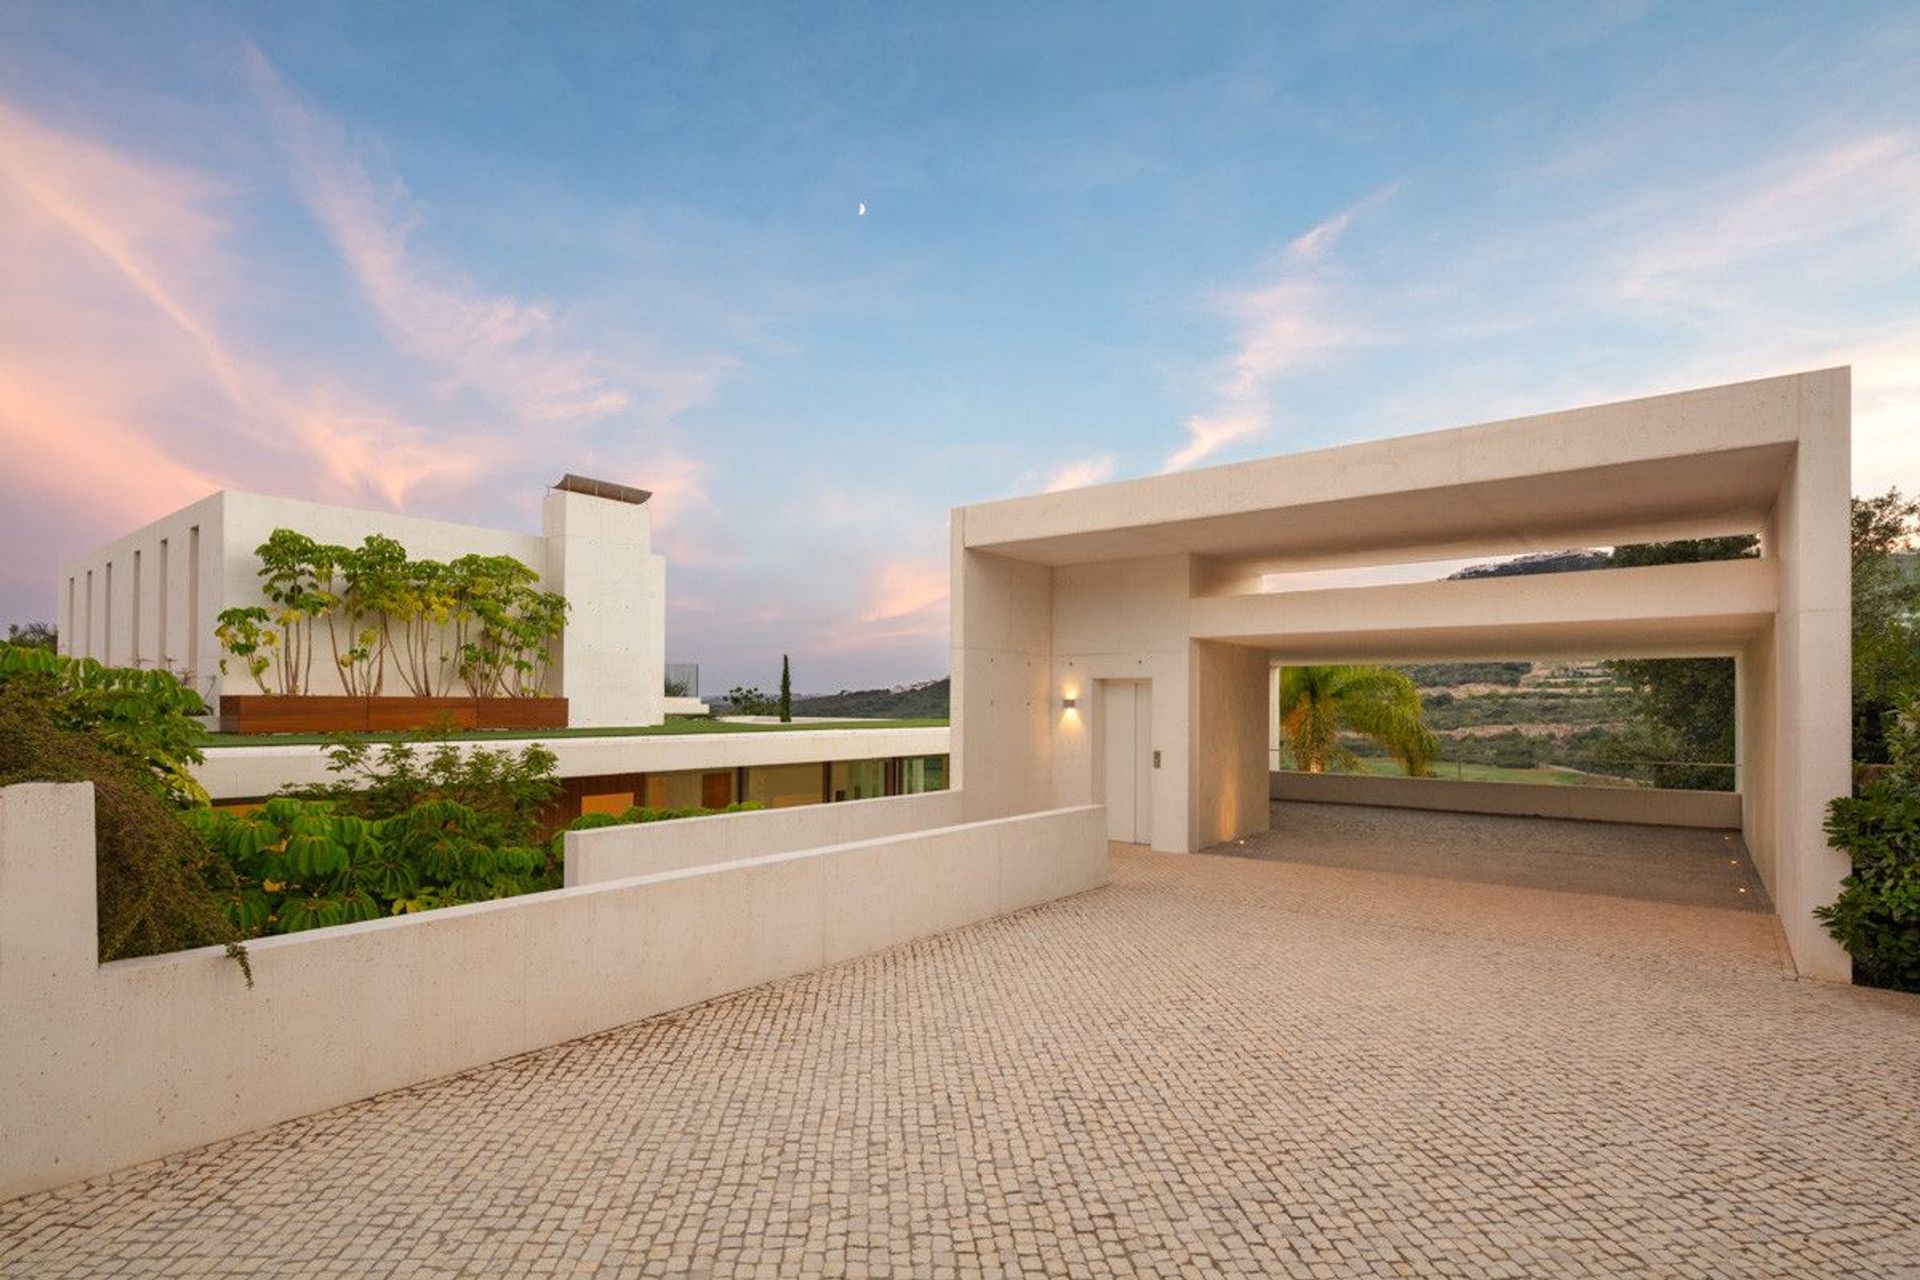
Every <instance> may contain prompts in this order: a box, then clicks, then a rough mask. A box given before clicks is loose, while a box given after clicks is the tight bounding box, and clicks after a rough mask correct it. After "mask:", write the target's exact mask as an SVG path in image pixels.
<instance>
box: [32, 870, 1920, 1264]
mask: <svg viewBox="0 0 1920 1280" xmlns="http://www.w3.org/2000/svg"><path fill="white" fill-rule="evenodd" d="M475 980H476V981H483V980H484V977H482V976H479V975H476V978H475ZM355 1274H372V1275H381V1276H448V1275H472V1274H489V1275H512V1276H523V1275H531V1276H559V1275H566V1276H573V1275H602V1274H604V1275H616V1276H639V1275H656V1274H658V1275H715V1276H769V1277H771V1276H786V1275H808V1274H827V1275H854V1276H858V1275H869V1276H882V1275H888V1276H897V1277H906V1276H915V1277H919V1276H978V1275H993V1276H1006V1275H1067V1276H1104V1275H1169V1276H1171V1275H1229V1276H1256V1275H1258V1276H1288V1277H1344V1276H1415V1275H1440V1276H1471V1277H1502V1276H1509V1277H1523V1276H1524V1277H1534V1276H1549V1275H1577V1276H1621V1275H1661V1276H1681V1277H1744V1276H1822V1277H1825V1276H1865V1275H1887V1276H1900V1275H1905V1276H1920V999H1915V998H1911V997H1904V996H1896V995H1890V994H1886V993H1876V992H1869V991H1862V990H1853V989H1847V988H1837V987H1829V986H1820V985H1816V984H1812V983H1805V982H1799V981H1795V980H1793V979H1792V978H1791V976H1790V975H1789V973H1788V972H1787V971H1786V970H1785V969H1784V968H1783V966H1782V961H1781V950H1780V946H1779V941H1778V926H1777V924H1776V923H1775V922H1774V921H1773V919H1772V918H1771V917H1770V916H1766V915H1762V914H1758V913H1754V912H1744V911H1725V910H1713V909H1706V908H1701V907H1697V906H1681V905H1676V904H1673V903H1662V902H1646V901H1632V900H1627V899H1618V898H1608V897H1600V896H1594V895H1573V894H1562V893H1556V892H1550V891H1543V890H1539V889H1530V888H1518V887H1512V886H1503V885H1494V884H1484V883H1476V882H1471V881H1464V880H1457V879H1434V878H1421V877H1414V876H1408V875H1400V874H1390V873H1383V872H1376V871H1365V870H1353V869H1342V868H1328V867H1320V866H1312V865H1301V864H1295V863H1284V862H1263V861H1249V860H1243V859H1231V858H1220V857H1204V856H1201V857H1184V858H1182V857H1166V856H1156V855H1151V854H1145V853H1140V852H1120V853H1118V854H1117V855H1116V858H1115V879H1114V883H1113V884H1112V885H1111V886H1110V887H1109V888H1106V889H1103V890H1100V891H1097V892H1095V893H1091V894H1086V895H1083V896H1081V897H1078V898H1075V899H1070V900H1067V901H1064V902H1059V903H1055V904H1052V905H1050V906H1047V907H1044V908H1041V909H1038V910H1035V911H1030V912H1026V913H1023V914H1021V915H1018V916H1013V917H1009V918H1005V919H1002V920H998V921H993V922H990V923H987V924H984V925H980V926H977V927H974V928H970V929H966V930H962V931H960V932H958V933H954V934H950V935H947V936H945V937H941V938H938V939H934V940H931V941H928V942H924V943H918V944H915V945H912V946H908V947H904V948H900V949H898V950H895V951H892V952H888V953H886V954H883V955H879V956H875V957H870V958H868V959H865V960H862V961H858V962H856V963H853V964H848V965H843V966H840V967H838V968H835V969H831V970H827V971H824V972H821V973H817V974H813V975H810V976H807V977H804V978H799V979H794V980H789V981H784V982H779V983H775V984H772V985H770V986H766V987H761V988H758V989H755V990H752V991H749V992H745V993H743V994H741V995H738V996H735V997H732V998H729V999H726V1000H722V1001H717V1002H715V1003H713V1004H710V1005H706V1006H703V1007H701V1008H698V1009H693V1010H688V1011H684V1012H682V1013H680V1014H677V1015H674V1016H670V1017H665V1018H659V1019H655V1020H652V1021H649V1022H645V1023H639V1024H636V1025H633V1026H630V1027H625V1028H622V1029H620V1030H618V1031H614V1032H610V1033H608V1034H605V1035H601V1036H597V1037H593V1038H590V1039H586V1040H581V1041H576V1042H574V1043H571V1044H566V1045H562V1046H559V1047H557V1048H554V1049H550V1050H546V1051H543V1052H540V1053H535V1054H530V1055H527V1056H525V1057H521V1058H518V1059H514V1060H511V1061H508V1062H504V1063H499V1064H495V1065H494V1066H491V1067H487V1068H483V1069H480V1070H477V1071H472V1072H468V1073H465V1074H463V1075H460V1076H456V1077H451V1078H448V1079H445V1080H440V1081H436V1082H434V1083H431V1084H428V1085H424V1086H420V1087H417V1088H413V1089H407V1090H402V1091H399V1092H396V1093H391V1094H387V1095H384V1096H381V1097H379V1098H375V1099H372V1100H370V1101H367V1102H364V1103H359V1104H356V1105H353V1106H350V1107H344V1108H341V1109H338V1110H335V1111H332V1112H328V1113H325V1114H322V1115H318V1116H314V1117H310V1118H307V1119H304V1120H299V1121H294V1122H291V1123H288V1124H283V1125H279V1126H277V1127H275V1128H272V1129H269V1130H266V1131H263V1132H260V1133H257V1134H252V1135H249V1136H246V1137H243V1138H239V1139H235V1140H232V1141H229V1142H224V1143H220V1144H217V1145H215V1146H212V1147H207V1148H204V1149H202V1150H199V1151H196V1152H192V1153H189V1154H187V1155H184V1156H180V1157H176V1158H173V1159H169V1160H166V1161H161V1162H156V1163H153V1164H149V1165H145V1166H141V1167H140V1168H137V1169H133V1170H129V1171H126V1172H124V1173H122V1174H119V1175H116V1176H114V1177H111V1178H106V1179H101V1180H98V1181H96V1182H93V1183H89V1184H84V1185H80V1186H77V1187H73V1188H68V1189H66V1190H63V1191H59V1192H54V1193H49V1194H43V1195H38V1196H33V1197H29V1198H26V1199H22V1200H17V1201H14V1202H12V1203H10V1204H6V1205H0V1275H4V1276H7V1277H36V1278H39V1277H57V1276H87V1275H111V1276H122V1275H140V1276H313V1275H322V1276H340V1275H355Z"/></svg>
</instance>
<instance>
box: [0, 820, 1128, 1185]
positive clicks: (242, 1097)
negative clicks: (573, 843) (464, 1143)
mask: <svg viewBox="0 0 1920 1280" xmlns="http://www.w3.org/2000/svg"><path fill="white" fill-rule="evenodd" d="M92 809H93V788H92V787H91V786H90V785H88V784H84V783H82V784H77V785H53V784H28V785H25V786H15V787H8V788H4V789H0V1026H4V1027H6V1029H7V1031H6V1034H5V1035H4V1036H0V1099H3V1100H4V1106H0V1200H5V1199H9V1198H11V1197H14V1196H18V1195H24V1194H26V1193H28V1192H31V1191H37V1190H40V1189H42V1188H46V1187H53V1186H59V1185H61V1184H63V1183H68V1182H73V1181H75V1180H78V1179H81V1178H87V1177H92V1176H95V1175H97V1174H102V1173H106V1172H109V1171H111V1170H113V1169H118V1168H121V1167H123V1166H125V1165H129V1164H134V1163H137V1162H139V1161H142V1160H149V1159H153V1158H156V1157H159V1156H164V1155H167V1154H170V1153H172V1152H176V1151H181V1150H185V1149H187V1148H191V1147H195V1146H199V1145H201V1144H203V1143H207V1142H212V1141H216V1140H218V1139H221V1138H225V1137H229V1136H231V1135H233V1134H237V1133H244V1132H246V1131H248V1130H250V1129H257V1128H260V1127H262V1126H265V1125H269V1124H273V1123H276V1122H278V1121H281V1120H286V1119H290V1118H292V1117H295V1116H300V1115H305V1114H308V1113H310V1112H314V1111H319V1110H323V1109H325V1108H328V1107H333V1106H338V1105H341V1104H343V1103H347V1102H351V1101H354V1100H356V1099H359V1098H364V1097H368V1096H371V1095H372V1094H375V1093H379V1092H381V1091H383V1090H387V1089H393V1088H399V1087H401V1086H404V1085H408V1084H413V1083H416V1082H418V1081H421V1080H427V1079H431V1078H433V1077H435V1076H440V1075H445V1074H447V1073H449V1072H454V1071H461V1070H465V1069H467V1068H469V1067H474V1066H478V1065H480V1064H483V1063H487V1062H492V1061H495V1060H498V1059H500V1058H505V1057H510V1056H513V1055H515V1054H519V1053H524V1052H527V1051H529V1050H532V1049H537V1048H540V1047H542V1046H545V1045H550V1044H557V1043H559V1042H561V1041H564V1040H569V1039H573V1038H575V1037H577V1036H583V1035H589V1034H592V1033H594V1032H597V1031H602V1030H605V1029H607V1028H609V1027H615V1026H620V1025H622V1024H624V1023H628V1022H633V1021H636V1020H638V1019H641V1018H645V1017H649V1016H652V1015H654V1014H658V1013H664V1012H667V1011H669V1010H672V1009H678V1008H684V1007H686V1006H688V1005H692V1004H697V1003H700V1002H701V1001H704V1000H710V999H712V998H714V997H715V996H719V995H724V994H726V993H728V992H731V991H738V990H741V989H743V988H746V987H751V986H755V985H758V984H760V983H763V982H769V981H772V980H774V979H776V978H781V977H786V976H789V975H792V974H797V973H805V972H808V971H810V970H813V969H818V968H820V967H822V966H824V965H830V964H836V963H839V962H841V961H844V960H849V959H852V958H854V957H856V956H860V955H863V954H866V953H868V952H872V951H876V950H880V949H882V948H885V947H890V946H895V945H897V944H900V943H903V942H908V941H911V940H913V939H916V938H923V937H926V936H928V935H930V934H934V933H939V932H942V931H944V930H948V929H953V928H958V927H960V926H962V925H966V924H970V923H973V922H975V921H978V920H983V919H986V918H988V917H990V916H993V915H997V914H1000V913H1003V912H1008V911H1017V910H1020V909H1022V908H1024V907H1030V906H1035V905H1038V904H1040V903H1043V902H1047V901H1049V900H1051V899H1054V898H1059V897H1063V896H1066V895H1068V894H1073V893H1079V892H1082V891H1084V890H1087V889H1091V888H1095V887H1097V886H1099V885H1101V884H1104V883H1105V882H1106V880H1107V875H1108V869H1107V848H1106V833H1105V825H1104V816H1103V814H1102V813H1101V811H1100V810H1098V809H1093V808H1082V809H1072V810H1055V811H1052V812H1046V813H1036V814H1028V815H1023V816H1021V817H1017V818H1011V819H1006V820H1002V821H996V822H989V823H979V824H973V825H968V826H953V827H945V828H941V829H937V830H932V831H921V832H915V833H912V834H909V835H901V836H894V837H889V838H886V839H880V840H870V841H863V842H859V843H853V844H843V845H836V846H833V847H829V848H821V849H809V850H800V851H795V852H789V853H784V854H781V855H777V856H772V857H762V858H754V859H750V860H746V861H741V862H733V863H729V864H726V865H724V866H719V867H707V868H701V869H696V870H691V871H677V872H667V873H664V874H659V875H652V876H644V877H638V878H634V879H628V880H619V881H614V882H611V883H606V884H596V885H589V886H586V887H583V888H575V889H560V890H556V891H554V892H551V893H540V894H531V895H528V896H525V897H520V898H509V899H504V900H502V901H499V902H489V903H481V904H476V905H473V906H465V907H451V908H447V909H445V910H440V911H429V912H424V913H422V914H419V915H412V916H397V917H390V918H387V919H383V920H375V921H368V922H366V923H364V924H355V925H347V926H344V927H341V928H336V929H320V930H314V931H312V932H308V933H298V934H289V935H285V936H282V937H277V938H268V939H263V940H260V941H257V942H253V943H251V944H249V947H248V949H249V951H250V952H251V956H252V964H253V971H254V976H255V979H256V983H257V985H256V986H255V987H253V988H252V989H248V988H247V987H246V986H245V985H244V983H243V981H242V979H241V975H240V971H239V968H238V967H237V966H236V965H235V964H234V962H233V961H231V960H229V959H227V958H226V956H225V954H224V952H223V951H222V949H220V948H217V947H208V948H202V949H200V950H197V951H186V952H180V953H178V954H175V955H168V956H152V957H147V958H144V959H139V960H124V961H117V962H115V963H112V964H106V965H101V964H98V963H96V961H95V946H96V943H95V927H96V926H95V907H94V870H93V868H94V851H93V812H92Z"/></svg>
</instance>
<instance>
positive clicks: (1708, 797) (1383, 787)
mask: <svg viewBox="0 0 1920 1280" xmlns="http://www.w3.org/2000/svg"><path fill="white" fill-rule="evenodd" d="M1268 794H1269V795H1270V796H1271V797H1272V798H1273V799H1275V800H1304V801H1310V802H1314V803H1319V804H1374V805H1382V806H1385V807H1387V808H1390V809H1433V810H1437V811H1441V812H1445V813H1491V814H1507V815H1511V816H1514V817H1526V818H1577V819H1581V820H1583V821H1587V822H1629V823H1640V824H1643V825H1646V826H1654V827H1706V828H1710V829H1713V830H1728V831H1732V830H1738V829H1739V827H1740V795H1739V793H1738V792H1734V791H1662V790H1659V789H1657V788H1652V787H1577V786H1564V787H1562V786H1554V785H1552V784H1541V783H1530V782H1456V781H1449V780H1448V779H1446V778H1376V777H1372V776H1370V775H1367V774H1352V773H1295V772H1278V773H1273V774H1270V775H1269V778H1268Z"/></svg>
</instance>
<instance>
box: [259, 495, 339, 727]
mask: <svg viewBox="0 0 1920 1280" xmlns="http://www.w3.org/2000/svg"><path fill="white" fill-rule="evenodd" d="M332 551H333V548H331V547H326V546H322V545H321V544H320V543H318V542H315V541H314V540H313V539H312V538H309V537H308V536H307V535H305V534H304V533H296V532H295V531H293V530H292V529H275V530H274V531H273V532H272V533H271V534H269V535H268V536H267V540H266V541H265V542H263V543H261V544H260V545H259V546H258V547H256V548H255V549H254V554H255V555H257V556H258V557H259V558H260V591H261V594H262V595H264V596H266V598H267V600H268V602H269V603H270V604H271V605H272V608H271V609H269V610H268V615H267V620H268V622H269V623H270V624H271V625H272V626H273V627H274V628H276V629H277V631H278V633H279V643H278V644H277V645H275V646H272V647H271V648H270V649H269V654H270V656H271V657H272V658H273V663H272V666H273V670H274V675H275V678H276V680H277V683H278V684H279V689H280V692H281V693H283V694H289V695H292V694H301V693H306V692H308V691H309V690H311V688H312V687H313V624H314V621H315V619H317V618H320V617H322V616H323V615H325V614H327V613H329V612H330V611H331V610H333V609H334V608H335V607H336V606H337V605H338V604H339V597H338V596H337V595H335V594H334V593H333V592H332V591H330V590H328V589H327V588H328V585H329V584H331V583H332V581H333V578H334V574H335V572H336V569H335V565H334V563H333V557H332Z"/></svg>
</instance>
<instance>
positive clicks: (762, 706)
mask: <svg viewBox="0 0 1920 1280" xmlns="http://www.w3.org/2000/svg"><path fill="white" fill-rule="evenodd" d="M725 702H726V704H727V706H728V707H730V708H731V709H732V711H733V714H734V715H737V716H770V715H773V714H775V713H776V712H778V711H779V709H780V707H779V704H778V703H776V702H775V701H774V700H773V699H772V698H769V697H768V696H767V695H766V694H764V693H762V692H760V690H758V689H756V688H753V687H752V686H750V685H749V686H743V685H735V686H733V688H731V689H729V690H727V696H726V698H725Z"/></svg>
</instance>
